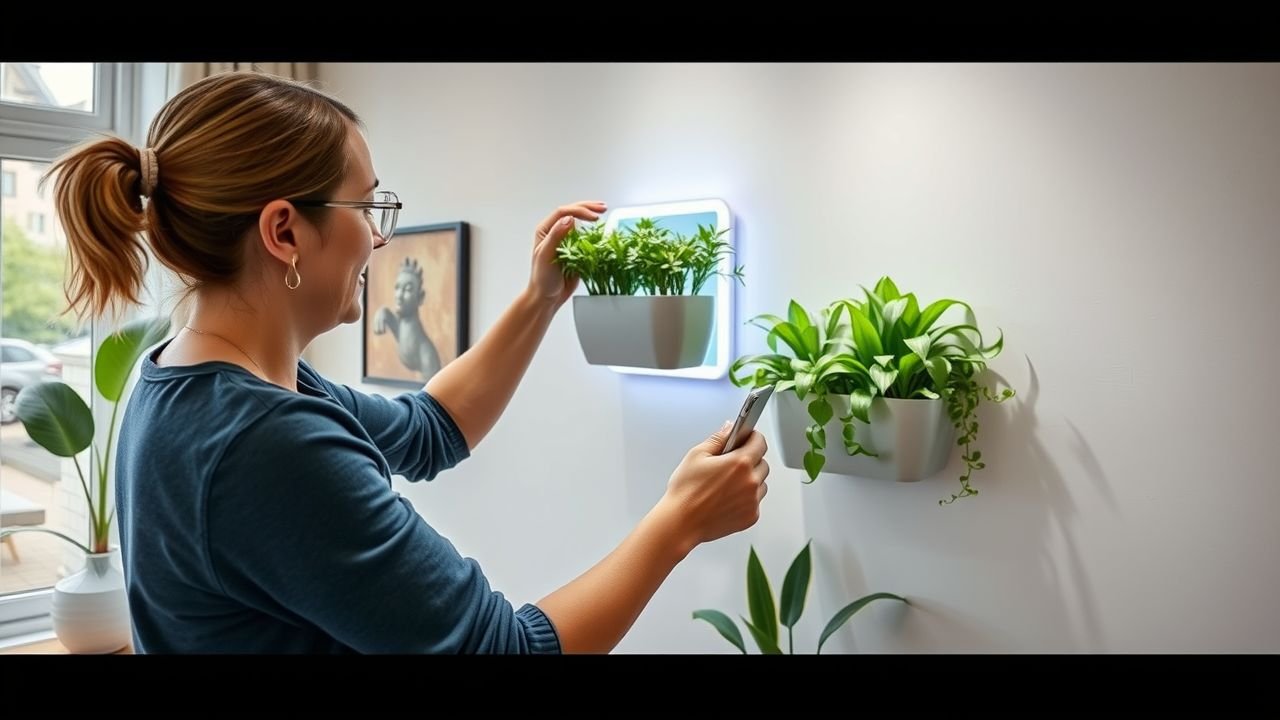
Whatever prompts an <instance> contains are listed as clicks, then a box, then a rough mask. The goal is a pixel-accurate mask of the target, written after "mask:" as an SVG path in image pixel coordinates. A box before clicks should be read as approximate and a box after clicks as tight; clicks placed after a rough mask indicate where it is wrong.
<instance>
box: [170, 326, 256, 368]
mask: <svg viewBox="0 0 1280 720" xmlns="http://www.w3.org/2000/svg"><path fill="white" fill-rule="evenodd" d="M183 327H185V328H186V329H188V330H190V331H191V332H193V333H195V334H197V335H212V336H213V337H216V338H218V339H219V340H221V341H222V342H224V343H226V344H228V345H230V346H231V347H233V348H235V349H236V350H239V351H240V354H241V355H243V356H245V357H247V358H249V362H251V363H253V366H254V367H256V368H258V372H260V373H262V376H263V377H266V376H267V371H266V370H263V369H262V366H261V365H259V364H258V361H257V360H254V359H253V358H252V357H251V356H250V355H249V353H247V352H245V351H244V350H243V349H242V348H241V347H240V346H239V345H237V344H235V343H233V342H231V341H230V340H228V339H226V338H224V337H222V336H221V335H219V334H218V333H212V332H206V331H204V330H197V329H195V328H193V327H191V326H190V325H184V326H183Z"/></svg>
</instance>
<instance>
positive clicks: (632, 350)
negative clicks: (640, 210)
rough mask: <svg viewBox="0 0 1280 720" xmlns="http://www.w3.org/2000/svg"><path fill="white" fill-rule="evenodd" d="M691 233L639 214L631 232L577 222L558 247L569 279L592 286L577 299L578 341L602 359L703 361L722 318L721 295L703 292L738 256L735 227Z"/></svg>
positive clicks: (655, 363)
mask: <svg viewBox="0 0 1280 720" xmlns="http://www.w3.org/2000/svg"><path fill="white" fill-rule="evenodd" d="M697 228H698V229H697V231H696V232H695V233H694V234H692V235H691V236H688V237H686V236H684V235H681V234H679V233H676V232H672V231H671V230H669V229H667V228H663V227H659V225H658V223H657V222H655V221H654V220H653V219H651V218H638V219H637V220H636V222H635V224H634V225H633V226H632V227H630V228H626V229H623V230H618V229H613V230H610V231H608V232H606V231H605V226H604V224H603V223H597V224H594V225H589V226H585V227H582V228H579V227H577V226H575V227H573V228H571V229H570V230H569V232H568V233H567V234H566V235H565V237H564V239H563V240H561V242H560V245H559V247H557V248H556V262H557V264H559V265H560V267H561V269H562V270H563V272H564V274H565V276H566V277H569V276H577V277H579V278H581V279H582V282H583V285H584V286H585V287H586V289H587V293H588V294H587V295H586V296H581V295H580V296H578V297H576V298H574V319H575V321H576V324H577V328H578V339H579V342H580V343H581V345H582V349H583V354H584V355H586V357H587V360H588V362H590V363H592V364H596V365H631V366H639V367H656V368H664V369H670V368H680V367H691V366H695V365H698V364H700V363H701V362H702V360H703V357H704V356H705V355H706V352H707V347H708V346H709V344H710V341H711V334H712V328H713V325H714V321H715V316H714V312H713V310H714V308H713V303H714V298H712V297H710V296H707V295H700V294H699V293H700V292H701V291H702V288H703V287H704V286H705V285H706V283H707V281H708V280H710V279H711V278H712V277H713V276H726V277H733V278H736V279H737V280H738V281H739V282H743V280H742V268H741V267H737V268H735V269H734V270H733V272H731V273H729V272H723V271H720V270H718V268H719V267H720V265H721V263H722V261H723V260H724V258H726V257H727V256H729V255H731V254H732V249H731V248H730V245H729V243H728V242H727V241H726V240H725V239H724V235H725V233H727V232H728V228H726V229H724V230H721V231H719V232H716V230H715V228H714V227H708V226H704V225H701V224H700V225H698V226H697Z"/></svg>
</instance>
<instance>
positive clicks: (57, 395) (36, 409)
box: [0, 318, 169, 554]
mask: <svg viewBox="0 0 1280 720" xmlns="http://www.w3.org/2000/svg"><path fill="white" fill-rule="evenodd" d="M168 333H169V320H168V318H144V319H141V320H134V321H132V322H129V323H126V324H125V325H123V326H122V327H121V328H120V329H119V330H118V331H117V332H114V333H112V334H111V335H110V336H108V337H107V338H106V339H105V340H103V341H102V345H101V346H100V347H99V348H98V353H97V357H96V358H95V360H94V363H93V379H94V385H95V386H96V387H97V388H98V393H99V394H100V395H102V397H103V399H105V400H106V401H107V402H109V403H111V424H110V425H109V426H108V430H107V442H106V445H105V450H102V449H99V447H98V446H97V445H94V444H93V436H94V431H95V428H94V422H93V414H92V413H91V412H89V406H88V405H86V404H85V402H84V400H83V399H81V398H80V395H79V393H77V392H76V391H75V390H73V389H71V386H70V385H67V384H66V383H64V382H62V381H58V380H50V381H46V382H42V383H37V384H35V385H28V386H27V387H25V388H23V389H22V392H21V393H19V394H18V400H17V407H16V411H17V415H18V419H19V420H21V421H22V424H23V425H24V426H25V427H26V430H27V434H28V435H29V436H30V437H31V439H32V440H34V441H35V442H36V443H38V444H39V445H40V446H41V447H43V448H44V449H46V450H48V451H49V452H51V453H53V454H54V455H57V456H59V457H67V458H71V461H72V462H73V463H75V467H76V475H77V476H79V478H80V488H81V489H82V490H84V498H85V500H86V501H87V502H88V504H89V520H90V525H91V527H90V533H89V544H88V545H85V544H84V543H82V542H80V541H79V540H76V539H75V538H73V537H70V536H68V535H66V534H64V533H60V532H58V531H57V530H50V529H48V528H40V527H16V528H5V529H3V530H0V537H3V536H5V535H9V534H12V533H17V532H44V533H49V534H51V535H56V536H58V537H60V538H62V539H63V540H66V541H67V542H69V543H71V544H73V545H75V546H76V547H78V548H80V549H81V550H83V551H85V553H87V554H94V553H105V552H107V551H108V550H109V549H110V548H109V544H110V533H111V522H112V520H114V519H115V509H114V508H112V509H111V511H110V513H108V511H107V508H108V506H109V505H110V504H111V503H110V498H109V496H108V493H107V469H108V468H110V467H111V451H112V449H113V447H114V441H115V432H116V418H117V414H118V412H119V410H120V400H121V397H122V396H123V395H124V390H125V386H126V384H127V383H128V381H129V375H130V374H131V373H132V372H133V368H134V365H135V364H137V362H138V358H139V357H141V355H142V353H143V352H145V351H146V349H147V348H148V347H150V346H152V345H154V344H155V343H157V342H159V341H160V340H162V339H164V337H165V336H166V335H167V334H168ZM91 445H92V450H91V451H90V479H91V480H92V482H90V480H87V479H86V478H85V474H84V470H83V468H81V466H80V460H79V458H78V457H77V456H78V455H79V454H80V453H81V452H84V451H85V450H86V449H90V446H91ZM95 490H96V493H95V492H94V491H95Z"/></svg>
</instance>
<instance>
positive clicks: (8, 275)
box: [0, 158, 91, 598]
mask: <svg viewBox="0 0 1280 720" xmlns="http://www.w3.org/2000/svg"><path fill="white" fill-rule="evenodd" d="M47 168H48V166H47V165H46V164H44V163H35V162H28V161H25V160H10V159H7V158H0V173H3V175H4V176H6V177H12V184H13V193H12V195H5V196H3V197H0V294H2V295H3V297H0V306H2V307H3V311H2V312H0V348H3V354H2V355H0V358H2V359H0V466H2V467H0V526H3V527H5V528H9V527H14V526H19V527H43V528H48V529H52V530H57V531H59V532H62V533H65V534H67V535H70V536H71V537H73V538H76V539H77V540H81V541H85V540H87V539H88V536H89V535H88V519H87V515H86V513H85V512H84V510H83V507H84V502H83V500H82V499H80V498H81V496H82V495H83V492H82V491H81V489H80V485H79V480H78V479H77V477H76V474H75V467H74V465H72V464H71V463H69V462H64V461H62V460H61V459H60V458H58V457H56V456H54V455H53V454H51V453H49V452H48V451H47V450H45V449H44V448H42V447H41V446H40V445H38V444H36V443H35V442H34V441H33V440H31V439H30V438H29V437H28V436H27V432H26V428H24V427H23V425H22V422H21V421H19V420H18V419H17V417H16V415H15V414H14V403H15V400H16V398H17V396H18V393H19V392H21V391H22V389H23V388H25V387H29V386H31V385H34V384H36V383H41V382H47V381H50V380H63V381H65V382H67V383H68V384H70V385H71V387H73V388H74V389H75V390H77V391H78V392H79V393H80V395H81V397H84V398H88V397H89V393H88V390H89V353H90V349H91V346H90V342H89V329H88V327H87V326H86V327H85V328H84V329H83V330H77V328H76V327H75V323H74V321H73V319H72V318H71V316H70V315H67V316H59V313H61V312H62V310H63V308H64V307H65V302H66V299H65V297H64V296H63V281H64V277H65V272H66V270H65V266H66V259H67V246H66V238H65V237H64V236H63V235H62V227H61V225H60V224H58V223H57V222H55V221H54V217H55V214H54V207H53V197H52V193H49V192H46V193H44V196H43V197H41V194H40V193H39V192H38V191H37V189H36V184H37V182H38V180H39V179H40V175H41V173H43V172H44V171H45V170H46V169H47ZM82 462H83V460H82ZM69 550H74V546H73V545H71V543H68V542H67V541H65V540H62V539H60V538H58V537H56V536H53V535H49V534H47V533H40V532H20V533H16V534H14V535H9V536H8V537H6V538H4V540H3V542H2V543H0V598H2V597H3V596H4V595H7V594H10V593H15V592H24V591H27V590H34V589H39V588H46V587H51V586H52V585H53V584H54V583H55V582H57V581H58V580H59V579H60V578H61V577H62V576H63V575H65V574H67V572H75V571H76V570H78V569H79V566H78V565H76V564H75V557H76V556H75V554H74V553H69V552H68V551H69Z"/></svg>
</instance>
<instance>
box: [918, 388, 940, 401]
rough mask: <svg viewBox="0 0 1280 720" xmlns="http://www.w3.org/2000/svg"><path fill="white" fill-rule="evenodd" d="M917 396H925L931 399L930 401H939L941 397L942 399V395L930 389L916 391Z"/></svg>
mask: <svg viewBox="0 0 1280 720" xmlns="http://www.w3.org/2000/svg"><path fill="white" fill-rule="evenodd" d="M916 394H918V395H923V396H925V397H927V398H929V399H930V400H937V399H938V398H939V397H941V395H939V394H938V393H936V392H934V391H932V390H930V389H929V388H920V389H919V390H917V391H916Z"/></svg>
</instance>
